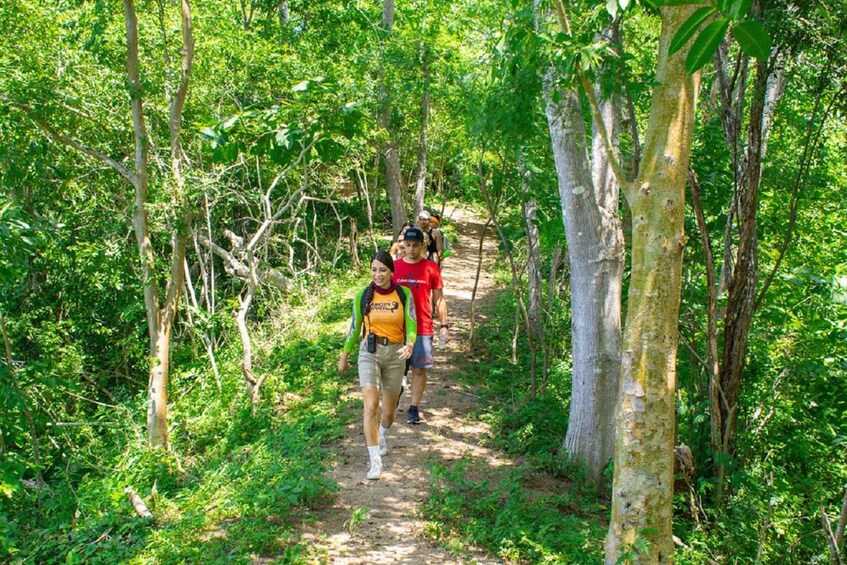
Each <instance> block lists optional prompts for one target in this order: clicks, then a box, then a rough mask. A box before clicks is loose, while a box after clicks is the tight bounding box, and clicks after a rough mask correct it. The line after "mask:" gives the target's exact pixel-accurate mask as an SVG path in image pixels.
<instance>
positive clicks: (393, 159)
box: [379, 0, 406, 237]
mask: <svg viewBox="0 0 847 565" xmlns="http://www.w3.org/2000/svg"><path fill="white" fill-rule="evenodd" d="M393 27H394V0H385V1H384V3H383V5H382V28H383V29H384V30H385V32H386V34H387V35H388V36H390V35H391V33H392V28H393ZM384 80H385V79H384V78H383V81H384ZM381 88H382V109H381V110H380V113H379V125H380V127H381V128H382V129H384V130H385V132H386V134H387V137H388V140H387V141H385V142H384V143H383V144H382V156H383V159H384V160H385V185H386V190H387V193H388V200H389V202H390V203H391V227H392V232H393V233H394V235H395V237H396V234H398V233H399V232H400V228H401V227H402V226H403V223H404V222H405V221H406V204H405V203H404V200H403V173H402V171H401V169H400V153H399V151H398V148H397V142H396V140H395V139H394V132H393V128H392V124H391V113H392V104H391V95H390V94H389V89H388V86H387V85H386V84H384V83H383V84H382V87H381Z"/></svg>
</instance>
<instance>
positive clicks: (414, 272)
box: [394, 228, 450, 424]
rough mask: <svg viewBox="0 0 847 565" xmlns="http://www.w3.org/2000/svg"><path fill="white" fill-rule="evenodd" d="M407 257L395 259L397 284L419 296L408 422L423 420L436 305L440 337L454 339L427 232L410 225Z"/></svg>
mask: <svg viewBox="0 0 847 565" xmlns="http://www.w3.org/2000/svg"><path fill="white" fill-rule="evenodd" d="M404 241H405V248H406V256H405V257H403V258H401V259H398V260H397V261H395V262H394V282H395V284H398V285H402V286H405V287H408V288H409V289H410V290H411V291H412V296H413V297H414V299H415V310H416V312H417V315H418V319H417V323H418V326H417V339H416V340H415V347H414V350H413V351H412V358H411V359H410V360H409V362H410V365H411V373H412V398H411V401H410V403H409V411H408V413H407V418H406V422H407V423H409V424H419V423H420V422H421V415H420V404H421V401H422V400H423V395H424V391H425V390H426V371H427V369H429V368H431V367H432V336H433V316H432V304H433V303H435V312H436V315H437V317H438V322H439V338H440V340H441V341H442V342H443V343H447V342H448V341H449V340H450V332H449V327H450V326H449V325H448V324H447V301H446V299H445V298H444V290H443V289H444V285H443V283H442V281H441V271H440V270H439V268H438V265H436V264H435V263H434V262H432V261H430V260H429V259H426V258H424V256H423V254H424V233H423V232H422V231H421V230H420V229H418V228H409V229H408V230H406V234H405V239H404Z"/></svg>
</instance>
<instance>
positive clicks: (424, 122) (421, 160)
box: [413, 14, 429, 218]
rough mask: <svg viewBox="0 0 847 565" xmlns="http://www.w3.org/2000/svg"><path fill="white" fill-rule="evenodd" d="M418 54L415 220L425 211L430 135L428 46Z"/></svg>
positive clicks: (424, 17) (424, 29) (424, 19)
mask: <svg viewBox="0 0 847 565" xmlns="http://www.w3.org/2000/svg"><path fill="white" fill-rule="evenodd" d="M425 32H426V14H424V16H423V18H422V22H421V35H424V33H425ZM418 54H419V58H420V61H421V70H422V71H423V79H424V82H423V94H422V95H421V137H420V140H419V141H418V168H417V174H416V179H415V210H414V216H413V217H415V218H417V217H418V215H419V214H420V213H421V210H423V209H424V206H425V204H424V203H425V201H426V144H427V137H428V135H429V63H428V61H427V51H426V45H425V43H424V42H423V41H421V43H420V46H419V47H418Z"/></svg>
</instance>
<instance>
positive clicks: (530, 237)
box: [518, 157, 547, 382]
mask: <svg viewBox="0 0 847 565" xmlns="http://www.w3.org/2000/svg"><path fill="white" fill-rule="evenodd" d="M518 169H519V173H520V176H521V195H522V199H521V208H522V211H523V218H524V227H525V228H526V256H527V281H526V285H527V297H528V299H527V302H528V306H529V307H528V315H529V327H527V332H528V333H530V334H531V335H532V339H531V340H530V343H531V344H533V347H532V351H531V354H532V366H533V367H535V366H537V359H538V350H539V348H540V349H541V352H542V353H543V351H544V346H545V341H544V338H545V335H544V317H543V314H542V306H543V303H544V299H543V297H542V289H541V285H542V277H541V251H540V249H539V243H538V242H539V234H538V226H537V225H536V224H535V221H536V217H537V215H538V202H537V201H536V199H535V197H534V196H533V195H532V194H531V193H530V188H529V173H528V172H527V171H526V168H525V167H524V165H523V158H522V157H521V159H520V160H519V161H518ZM542 369H543V370H542V376H541V380H542V382H546V380H547V373H546V366H545V365H544V364H543V363H542Z"/></svg>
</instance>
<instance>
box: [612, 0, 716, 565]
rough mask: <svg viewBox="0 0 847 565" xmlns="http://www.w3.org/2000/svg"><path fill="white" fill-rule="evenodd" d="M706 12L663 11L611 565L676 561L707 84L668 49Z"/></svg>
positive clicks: (637, 226)
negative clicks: (627, 558) (681, 398)
mask: <svg viewBox="0 0 847 565" xmlns="http://www.w3.org/2000/svg"><path fill="white" fill-rule="evenodd" d="M698 7H699V6H697V5H694V6H682V7H663V8H661V9H660V11H661V17H662V31H661V35H660V38H659V59H658V63H657V72H656V83H657V86H656V87H655V88H654V90H653V99H652V103H651V108H650V118H649V122H648V126H647V131H646V135H645V144H644V154H643V161H642V163H641V170H640V171H639V174H638V177H637V178H636V180H635V182H633V183H629V184H627V185H626V197H627V200H628V202H629V205H630V208H631V210H632V274H631V282H630V288H629V301H628V311H627V316H626V328H625V331H624V339H623V355H622V363H621V382H620V396H619V403H618V410H617V416H616V420H617V434H616V439H617V441H616V445H615V475H614V485H613V492H612V516H611V522H610V525H609V535H608V537H607V540H606V563H609V564H613V563H618V562H619V559H620V558H621V556H622V555H623V554H626V553H630V555H632V557H633V559H634V562H636V563H651V564H652V563H670V562H672V561H673V549H674V544H673V531H672V516H673V509H672V505H671V502H672V500H673V467H674V451H673V448H674V434H675V430H674V406H675V402H674V398H675V392H676V352H677V342H678V338H679V334H678V315H679V302H680V293H681V289H682V256H683V253H682V251H683V247H684V246H685V233H684V226H683V219H684V216H685V180H686V175H687V172H688V163H689V157H690V150H691V139H692V135H693V129H694V113H695V106H696V102H697V94H698V89H699V84H700V77H699V73H698V74H695V75H689V74H688V73H687V72H686V70H685V65H684V61H685V57H686V54H687V52H688V49H687V48H683V49H681V50H680V51H679V52H677V53H676V54H675V55H673V56H668V46H669V45H670V40H671V38H672V37H673V36H674V34H675V33H676V32H677V30H678V29H679V28H680V26H681V25H682V24H683V23H684V22H685V21H686V20H687V19H688V17H689V16H690V15H691V14H692V13H693V11H694V10H696V9H697V8H698ZM642 543H643V544H644V545H643V546H642ZM642 548H643V549H642Z"/></svg>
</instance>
